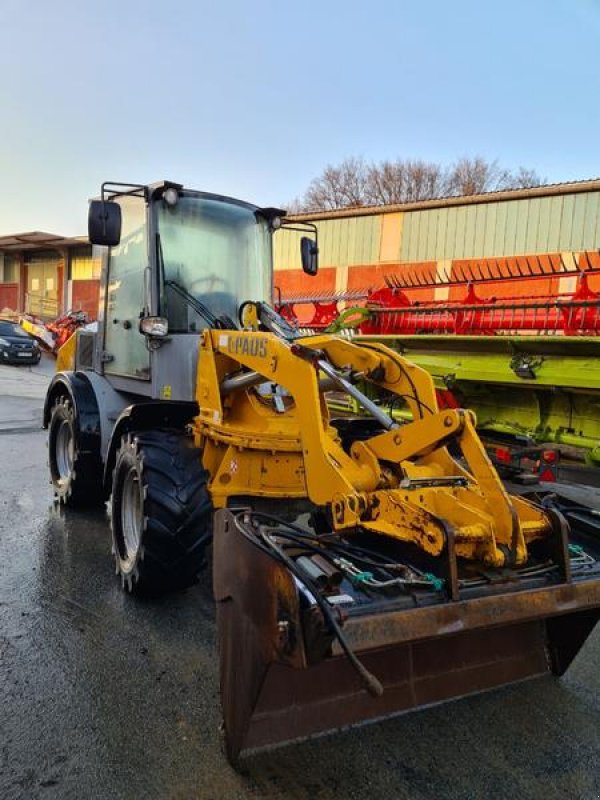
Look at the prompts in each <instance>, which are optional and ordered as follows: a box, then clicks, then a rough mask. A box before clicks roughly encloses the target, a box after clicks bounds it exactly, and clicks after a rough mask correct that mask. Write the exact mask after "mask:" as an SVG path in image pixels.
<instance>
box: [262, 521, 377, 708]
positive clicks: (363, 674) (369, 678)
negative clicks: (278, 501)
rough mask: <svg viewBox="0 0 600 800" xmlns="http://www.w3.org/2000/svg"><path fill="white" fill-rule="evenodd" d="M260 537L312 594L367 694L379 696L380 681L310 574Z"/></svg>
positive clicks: (272, 544) (279, 549)
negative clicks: (359, 653)
mask: <svg viewBox="0 0 600 800" xmlns="http://www.w3.org/2000/svg"><path fill="white" fill-rule="evenodd" d="M260 535H261V538H262V540H263V542H265V545H266V547H268V548H271V549H272V554H274V555H275V556H277V557H278V558H279V560H280V561H281V562H282V563H283V565H284V566H285V567H287V569H288V570H289V571H290V572H291V573H292V575H295V576H296V577H297V578H298V580H299V581H301V582H302V583H303V584H304V585H305V586H306V588H307V589H308V590H309V592H310V593H311V594H312V596H313V597H314V599H315V602H316V604H317V605H318V606H319V609H320V610H321V613H322V614H323V616H324V617H325V619H326V620H327V623H328V625H329V626H330V628H331V630H332V631H333V633H334V635H335V636H336V638H337V640H338V642H339V643H340V646H341V648H342V650H343V651H344V653H345V654H346V657H347V658H348V660H349V661H350V663H351V664H352V666H353V667H354V669H355V670H356V671H357V672H358V674H359V676H360V678H361V680H362V681H363V683H364V685H365V688H366V689H367V691H368V692H369V694H371V695H373V696H374V697H380V696H381V695H382V694H383V686H382V685H381V682H380V681H379V680H378V679H377V678H376V677H375V675H373V674H372V673H371V672H369V670H368V669H367V668H366V667H365V665H364V664H363V663H362V662H361V661H360V660H359V659H358V657H357V656H356V654H355V653H354V651H353V650H352V648H351V647H350V645H349V643H348V640H347V639H346V637H345V635H344V633H343V631H342V629H341V628H340V626H339V624H338V622H337V620H336V619H335V617H334V615H333V612H332V610H331V607H330V606H329V603H328V602H327V600H325V599H324V598H323V597H322V595H321V594H320V592H319V589H318V587H317V586H315V584H314V583H313V581H312V579H311V578H310V576H309V575H308V574H307V573H306V572H305V570H303V569H302V567H301V566H299V565H298V564H296V562H295V561H293V559H291V558H290V557H289V556H288V555H287V553H285V552H284V551H283V550H282V548H280V547H279V546H278V545H277V544H276V543H275V542H274V541H272V540H271V539H270V538H269V537H268V536H267V535H266V534H265V533H261V534H260Z"/></svg>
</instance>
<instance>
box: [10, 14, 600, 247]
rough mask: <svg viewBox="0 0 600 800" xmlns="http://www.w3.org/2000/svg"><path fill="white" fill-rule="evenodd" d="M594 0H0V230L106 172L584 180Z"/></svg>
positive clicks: (81, 221) (117, 175)
mask: <svg viewBox="0 0 600 800" xmlns="http://www.w3.org/2000/svg"><path fill="white" fill-rule="evenodd" d="M599 42H600V0H502V1H501V2H500V0H496V2H495V3H486V2H482V1H481V0H478V1H477V2H475V0H453V2H448V0H445V2H444V1H442V0H429V1H428V0H414V1H413V2H408V1H405V0H385V1H384V0H370V1H369V2H365V0H360V2H358V1H356V0H319V2H315V1H314V0H304V1H303V2H302V3H301V4H283V3H276V2H271V0H251V1H250V0H246V2H244V1H243V0H214V1H213V2H207V0H195V2H194V1H193V0H176V2H172V0H143V2H142V1H140V0H100V2H98V0H95V2H90V0H52V2H51V3H50V2H47V0H0V145H1V146H0V234H6V233H14V232H24V231H31V230H43V231H50V232H53V233H60V234H64V235H78V234H79V235H81V234H84V233H85V231H86V218H87V200H88V198H90V197H92V196H94V195H96V194H97V193H98V190H99V186H100V184H101V183H102V182H103V181H107V180H111V181H123V182H134V183H146V182H152V181H157V180H162V179H167V180H173V181H177V182H179V183H183V184H184V185H186V186H189V187H191V188H195V189H202V190H205V191H214V192H218V193H222V194H227V195H232V196H236V197H240V198H242V199H245V200H249V201H251V202H255V203H257V204H259V205H265V206H267V205H268V206H277V205H284V206H285V204H286V202H289V201H291V200H293V199H294V198H296V197H298V196H299V195H300V194H302V193H303V192H304V190H305V189H306V187H307V186H308V184H309V182H310V180H311V179H312V178H313V177H315V176H316V175H318V174H319V173H320V172H321V171H322V170H323V168H324V167H325V166H326V165H327V164H336V163H339V162H340V161H342V160H343V159H344V158H347V157H350V156H359V157H362V158H364V159H365V160H367V161H380V160H382V159H395V158H423V159H426V160H431V161H438V162H441V163H444V164H450V163H451V162H452V161H454V160H455V159H457V158H459V157H462V156H474V155H481V156H484V157H486V158H488V159H490V160H493V159H498V161H499V163H500V164H502V165H503V166H505V167H508V168H516V167H518V166H520V165H523V166H525V167H528V168H531V169H535V170H536V171H537V172H538V173H539V174H540V175H542V176H543V177H544V178H546V179H547V181H548V182H551V183H552V182H557V181H568V180H580V179H586V178H594V177H598V176H600V149H599V146H598V143H599V141H600V136H599V131H600V102H599V95H600V92H599V85H600V57H599V48H598V43H599Z"/></svg>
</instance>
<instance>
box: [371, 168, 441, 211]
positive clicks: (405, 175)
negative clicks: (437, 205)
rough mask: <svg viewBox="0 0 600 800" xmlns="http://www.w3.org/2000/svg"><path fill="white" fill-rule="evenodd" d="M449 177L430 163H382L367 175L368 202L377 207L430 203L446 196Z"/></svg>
mask: <svg viewBox="0 0 600 800" xmlns="http://www.w3.org/2000/svg"><path fill="white" fill-rule="evenodd" d="M445 183H446V176H445V173H444V170H443V168H442V167H441V166H440V165H439V164H435V163H433V162H427V161H421V160H417V161H401V160H400V159H398V160H397V161H382V162H381V163H380V164H372V165H371V166H370V167H369V170H368V173H367V185H366V194H367V201H368V202H369V203H370V204H373V205H381V204H391V203H409V202H414V201H417V200H429V199H431V198H432V197H440V196H441V195H442V194H443V193H444V186H445Z"/></svg>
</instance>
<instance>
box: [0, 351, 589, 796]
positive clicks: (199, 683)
mask: <svg viewBox="0 0 600 800" xmlns="http://www.w3.org/2000/svg"><path fill="white" fill-rule="evenodd" d="M50 369H51V364H50V363H49V362H43V363H42V365H41V366H40V367H39V368H34V369H29V368H24V367H21V368H20V369H18V370H17V369H11V368H9V367H5V366H0V800H16V798H19V800H21V798H23V799H24V800H25V799H26V800H30V799H31V800H33V799H34V798H47V799H48V800H54V799H55V798H56V799H57V800H58V799H60V800H63V799H64V800H67V799H69V798H78V799H79V798H84V799H85V798H102V799H103V800H104V798H106V799H107V800H112V799H113V798H115V800H116V799H117V798H119V799H121V798H122V799H123V800H137V798H140V799H142V798H152V799H153V800H161V799H162V798H167V799H169V800H183V799H184V798H185V799H186V800H187V799H188V798H214V799H215V800H217V798H232V800H233V799H235V798H269V799H271V800H275V798H293V799H294V800H304V799H305V798H306V800H309V798H315V800H330V799H331V798H357V799H358V798H360V800H364V799H365V798H366V797H377V798H390V800H391V799H392V798H393V799H394V800H396V799H398V800H400V799H401V798H410V799H411V800H426V799H427V800H429V798H435V800H458V799H459V798H460V799H461V800H473V798H482V799H484V800H496V799H498V800H501V799H502V800H504V798H519V800H525V799H526V798H532V800H533V799H534V798H535V799H536V800H537V799H538V798H539V799H540V800H541V799H543V800H558V799H559V798H561V799H564V800H597V798H600V666H599V664H600V630H597V631H596V632H595V633H594V634H592V636H591V638H590V639H589V640H588V642H587V643H586V645H585V647H584V649H583V650H582V652H581V653H580V654H579V656H578V658H577V660H576V661H575V663H574V665H573V666H572V667H571V669H570V670H569V672H568V673H567V675H566V677H565V678H563V679H562V680H560V681H558V680H556V679H553V678H544V679H540V680H535V681H529V682H527V683H523V684H519V685H516V686H512V687H509V688H505V689H501V690H497V691H495V692H492V693H489V694H486V695H481V696H477V697H472V698H469V699H467V700H461V701H457V702H454V703H452V704H448V705H445V706H440V707H436V708H430V709H427V710H424V711H420V712H417V713H414V714H410V715H407V716H404V717H401V718H396V719H394V720H388V721H386V722H382V723H378V724H375V725H372V726H369V727H365V728H362V729H354V730H351V731H346V732H343V733H339V734H336V735H332V736H328V737H325V738H322V739H319V740H315V741H312V742H306V743H303V744H299V745H294V746H290V747H287V748H284V749H281V750H279V751H276V752H271V753H267V754H262V755H260V756H255V757H253V758H252V759H249V760H248V761H247V763H246V765H245V769H244V772H243V773H242V774H239V773H236V772H234V771H233V770H232V769H231V768H230V767H229V766H228V764H227V762H226V761H225V758H224V757H223V755H222V753H221V747H220V740H219V734H218V728H219V722H220V715H219V696H218V676H217V660H216V659H217V654H216V643H215V615H214V609H213V603H212V598H211V592H210V587H209V586H207V585H205V584H200V585H198V586H196V587H194V588H192V589H190V590H188V591H187V592H184V593H180V594H177V595H174V596H171V597H168V598H166V599H163V600H162V601H148V600H146V601H140V600H134V599H132V598H130V597H127V596H126V595H125V594H124V593H123V592H122V591H121V589H120V586H119V584H118V582H117V580H116V578H115V576H114V574H113V569H112V562H111V554H110V539H109V532H108V524H107V519H106V517H105V514H104V513H101V512H98V513H94V514H80V513H75V512H65V511H61V510H60V509H57V508H56V507H55V506H54V504H53V502H52V495H51V491H50V487H49V484H48V477H47V467H46V459H47V456H46V443H45V433H44V432H43V431H41V430H40V422H41V407H42V398H43V391H44V386H45V384H46V382H47V380H48V374H49V372H50Z"/></svg>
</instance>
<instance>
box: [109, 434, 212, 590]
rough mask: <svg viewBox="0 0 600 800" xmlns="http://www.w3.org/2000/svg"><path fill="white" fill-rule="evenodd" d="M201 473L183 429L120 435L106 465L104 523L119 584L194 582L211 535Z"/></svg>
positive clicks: (151, 586) (155, 586)
mask: <svg viewBox="0 0 600 800" xmlns="http://www.w3.org/2000/svg"><path fill="white" fill-rule="evenodd" d="M208 477H209V476H208V472H207V471H206V470H205V469H204V468H203V466H202V461H201V451H200V450H199V449H198V448H197V447H194V445H193V442H192V440H191V438H190V437H189V436H187V435H185V434H183V433H178V432H170V431H140V432H137V433H129V434H127V435H126V436H124V437H123V439H122V441H121V447H120V449H119V452H118V453H117V459H116V463H115V469H114V472H113V484H112V497H111V510H112V519H111V527H112V535H113V553H114V556H115V564H116V571H117V574H118V575H120V576H121V583H122V586H123V588H124V589H125V590H127V591H129V592H134V593H162V592H166V591H172V590H176V589H183V588H186V587H187V586H190V585H192V584H193V583H195V582H196V580H197V578H198V575H199V573H200V572H201V571H202V569H203V568H204V566H205V564H206V556H205V550H206V547H207V546H208V545H209V544H210V542H211V539H212V516H213V507H212V502H211V498H210V494H209V491H208V486H207V483H208ZM132 520H136V522H135V521H134V522H132ZM132 525H133V527H134V528H136V529H137V531H136V533H134V535H133V537H132V536H131V533H130V532H131V529H132V528H131V526H132ZM128 531H129V533H130V535H129V540H128Z"/></svg>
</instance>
